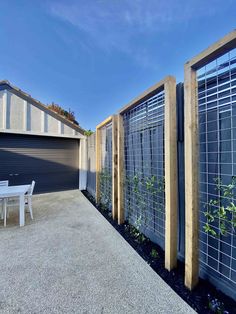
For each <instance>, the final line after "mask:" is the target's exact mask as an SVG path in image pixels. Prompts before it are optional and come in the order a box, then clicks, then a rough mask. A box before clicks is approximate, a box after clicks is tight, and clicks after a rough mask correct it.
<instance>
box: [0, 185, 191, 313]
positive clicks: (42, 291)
mask: <svg viewBox="0 0 236 314" xmlns="http://www.w3.org/2000/svg"><path fill="white" fill-rule="evenodd" d="M33 207H34V216H35V219H34V221H33V222H30V220H29V217H27V222H26V226H25V227H22V228H19V227H18V213H17V211H12V212H11V214H10V218H9V220H8V226H7V228H6V229H4V228H3V227H2V221H1V222H0V223H1V227H0V239H1V240H0V269H1V271H0V313H104V314H105V313H112V314H116V313H117V314H118V313H119V314H122V313H135V314H139V313H141V314H142V313H152V314H153V313H165V314H167V313H188V314H191V313H195V312H194V311H193V310H192V309H191V308H190V307H189V306H188V305H187V304H186V303H185V302H184V301H183V300H182V299H181V298H180V297H179V296H178V295H177V294H176V293H175V292H174V291H173V290H172V289H171V288H170V287H169V286H168V285H167V284H166V283H165V282H164V281H163V280H162V279H161V278H160V277H159V276H158V275H157V274H156V273H155V272H154V271H153V270H152V269H151V268H150V267H149V266H148V265H147V263H146V262H145V261H143V259H142V258H141V257H140V256H139V255H138V254H137V253H136V252H135V251H134V250H133V249H132V248H131V247H130V245H129V244H128V243H127V242H126V241H125V240H124V239H123V238H122V237H121V236H120V235H119V233H117V232H116V230H115V229H114V228H113V227H112V226H111V225H110V224H109V223H108V222H107V221H106V220H105V219H104V218H103V216H101V215H100V214H99V212H98V211H97V210H96V209H95V208H94V207H93V206H92V205H91V204H90V203H89V201H88V200H87V199H86V198H85V197H84V196H83V194H82V193H81V192H79V191H66V192H60V193H50V194H42V195H36V196H34V200H33Z"/></svg>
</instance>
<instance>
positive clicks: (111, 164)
mask: <svg viewBox="0 0 236 314" xmlns="http://www.w3.org/2000/svg"><path fill="white" fill-rule="evenodd" d="M116 138H117V117H116V116H115V115H113V116H111V117H108V118H107V119H106V120H104V121H103V122H102V123H100V124H99V125H98V126H97V128H96V202H97V203H98V204H100V205H102V206H104V207H105V208H106V209H108V210H111V211H112V216H113V219H116V218H117V140H116Z"/></svg>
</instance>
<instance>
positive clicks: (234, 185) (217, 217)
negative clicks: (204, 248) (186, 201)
mask: <svg viewBox="0 0 236 314" xmlns="http://www.w3.org/2000/svg"><path fill="white" fill-rule="evenodd" d="M214 181H215V182H216V191H217V192H218V195H219V197H218V199H211V200H210V201H209V203H206V204H205V208H206V211H205V212H204V215H205V217H206V219H207V222H206V223H205V224H204V226H203V229H204V231H205V232H206V233H209V234H211V235H212V236H213V237H218V236H220V235H222V236H227V235H228V233H231V232H235V228H236V205H235V204H234V202H233V199H234V192H235V189H236V177H235V176H233V177H232V181H231V182H230V184H228V185H224V184H223V183H222V181H221V180H220V178H215V180H214ZM214 222H219V232H218V233H217V232H216V231H215V229H214V228H213V227H212V224H213V223H214Z"/></svg>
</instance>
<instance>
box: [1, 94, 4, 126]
mask: <svg viewBox="0 0 236 314" xmlns="http://www.w3.org/2000/svg"><path fill="white" fill-rule="evenodd" d="M3 93H4V91H0V129H2V128H3Z"/></svg>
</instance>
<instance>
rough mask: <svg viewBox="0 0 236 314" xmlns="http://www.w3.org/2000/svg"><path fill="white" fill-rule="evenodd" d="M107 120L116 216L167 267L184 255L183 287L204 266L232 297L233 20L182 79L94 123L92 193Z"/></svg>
mask: <svg viewBox="0 0 236 314" xmlns="http://www.w3.org/2000/svg"><path fill="white" fill-rule="evenodd" d="M183 90H184V93H183ZM183 108H184V110H183ZM111 126H112V144H111V145H112V154H111V153H110V152H109V153H108V152H106V153H107V155H106V156H107V157H108V155H109V158H108V159H109V160H110V162H112V170H111V172H112V184H111V186H112V214H113V219H117V221H118V223H119V224H122V223H124V222H125V221H126V220H128V221H129V223H130V224H133V225H134V226H135V227H136V228H140V231H141V232H143V233H144V234H145V235H147V236H148V237H150V238H151V239H152V240H153V241H154V242H156V243H158V244H159V245H160V246H162V247H163V249H164V250H165V267H166V268H167V269H168V270H171V269H173V268H174V267H176V265H177V256H178V258H180V259H182V260H184V262H185V285H186V286H187V287H188V288H189V289H193V288H194V287H195V286H196V284H197V282H198V279H199V276H200V277H202V278H205V279H208V280H210V281H211V282H212V283H213V284H214V285H215V286H217V287H218V288H219V289H221V290H222V291H224V292H225V293H226V294H229V295H231V296H233V298H235V299H236V292H235V291H236V234H235V228H236V30H235V31H233V32H231V33H229V34H228V35H227V36H225V37H224V38H222V39H221V40H220V41H218V42H216V43H215V44H214V45H212V46H210V47H209V48H207V49H206V50H205V51H203V52H202V53H201V54H199V55H197V56H196V57H194V58H193V59H192V60H190V61H188V62H187V63H186V64H185V68H184V84H183V83H179V84H178V85H177V86H176V82H175V78H174V77H172V76H168V77H166V78H165V79H163V80H162V81H160V82H159V83H157V84H156V85H154V86H153V87H151V88H150V89H148V90H147V91H145V92H144V93H143V94H142V95H140V96H139V97H137V98H135V99H134V100H133V101H131V102H130V103H129V104H128V105H127V106H125V107H123V108H122V109H121V110H120V111H119V112H118V114H117V115H114V116H112V117H109V118H108V119H106V120H105V121H103V122H102V123H101V124H100V125H99V126H98V127H97V129H96V156H97V158H96V160H97V161H96V198H97V201H98V200H99V197H100V192H101V191H100V189H101V188H100V177H99V176H100V172H101V160H102V159H103V158H104V157H102V148H101V147H102V145H101V136H102V135H101V134H102V129H103V128H105V129H107V128H108V127H111ZM161 180H162V183H161ZM160 186H162V188H160Z"/></svg>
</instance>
